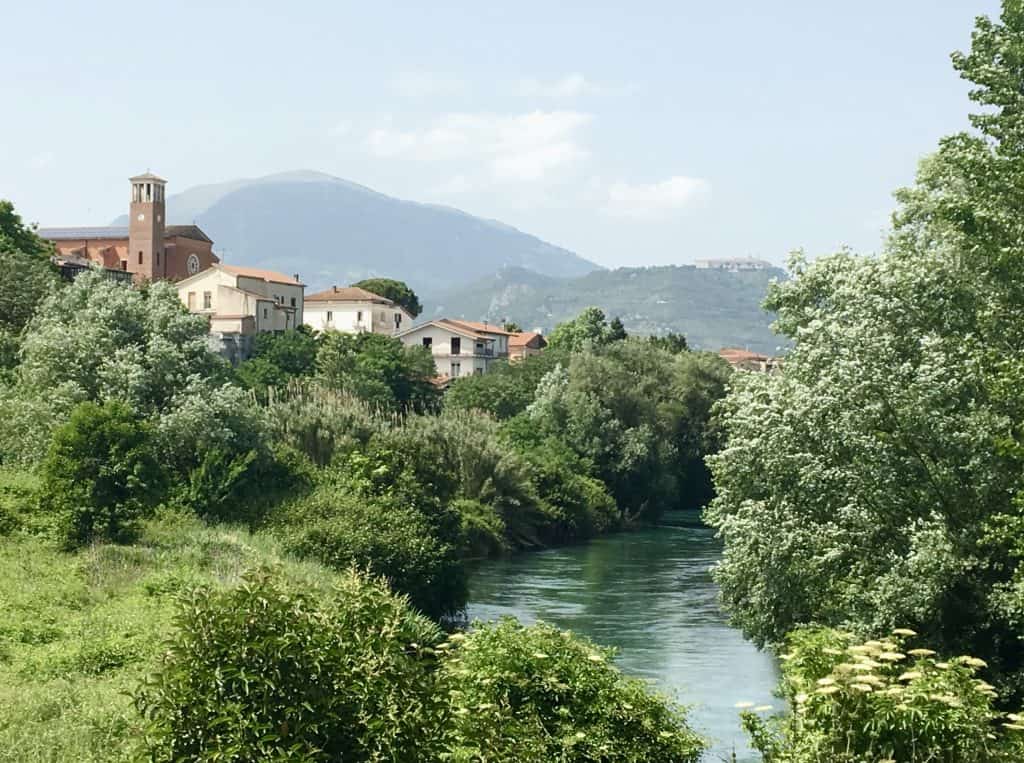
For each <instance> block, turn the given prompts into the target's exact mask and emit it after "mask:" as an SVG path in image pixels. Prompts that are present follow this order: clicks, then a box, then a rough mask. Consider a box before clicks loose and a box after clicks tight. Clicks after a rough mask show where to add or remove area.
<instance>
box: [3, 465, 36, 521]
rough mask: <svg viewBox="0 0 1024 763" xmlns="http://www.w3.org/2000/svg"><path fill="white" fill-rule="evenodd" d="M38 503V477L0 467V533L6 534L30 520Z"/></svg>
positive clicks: (32, 518) (29, 473)
mask: <svg viewBox="0 0 1024 763" xmlns="http://www.w3.org/2000/svg"><path fill="white" fill-rule="evenodd" d="M38 503H39V479H38V477H36V476H35V475H34V474H32V473H31V472H26V471H18V470H15V469H7V468H2V469H0V535H8V534H10V533H12V532H14V531H15V530H18V529H21V528H22V527H24V526H25V525H26V523H29V522H32V521H33V520H34V518H35V517H34V515H35V514H36V511H37V508H38Z"/></svg>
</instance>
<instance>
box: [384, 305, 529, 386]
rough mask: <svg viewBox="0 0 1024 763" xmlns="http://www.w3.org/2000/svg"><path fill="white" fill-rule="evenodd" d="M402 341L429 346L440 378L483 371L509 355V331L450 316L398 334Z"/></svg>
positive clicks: (413, 345) (412, 344) (409, 344)
mask: <svg viewBox="0 0 1024 763" xmlns="http://www.w3.org/2000/svg"><path fill="white" fill-rule="evenodd" d="M397 336H398V338H399V339H401V340H402V342H403V344H406V345H408V346H410V347H415V346H423V347H429V348H430V351H431V353H432V354H433V355H434V365H435V366H436V367H437V374H438V376H439V377H440V378H441V379H458V378H459V377H462V376H472V375H474V374H483V373H486V372H487V371H488V369H489V368H490V367H491V365H492V364H493V363H494V362H495V361H496V360H504V359H507V358H508V347H509V344H508V342H509V337H510V336H512V334H510V333H509V332H508V331H504V330H503V329H501V328H499V327H498V326H492V325H490V324H487V323H476V322H473V321H458V320H454V319H450V318H439V319H438V320H434V321H428V322H426V323H421V324H420V325H418V326H413V327H412V328H409V329H406V330H405V331H401V332H399V333H398V335H397Z"/></svg>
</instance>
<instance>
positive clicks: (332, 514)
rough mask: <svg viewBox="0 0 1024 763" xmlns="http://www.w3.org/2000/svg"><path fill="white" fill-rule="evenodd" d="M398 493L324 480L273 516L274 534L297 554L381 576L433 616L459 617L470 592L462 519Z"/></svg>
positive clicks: (420, 608)
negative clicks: (462, 549) (462, 547)
mask: <svg viewBox="0 0 1024 763" xmlns="http://www.w3.org/2000/svg"><path fill="white" fill-rule="evenodd" d="M399 496H400V494H398V493H396V494H390V495H388V494H378V495H373V494H372V492H371V491H362V492H360V491H354V490H352V488H351V486H346V485H345V483H344V482H341V483H337V482H336V483H326V484H323V485H321V486H320V487H319V488H317V489H316V490H315V491H314V492H313V493H312V494H311V495H309V496H308V497H306V498H304V499H300V500H298V501H295V502H293V503H292V504H290V505H289V506H287V507H286V508H285V509H284V510H283V511H282V512H281V513H280V514H279V515H278V516H277V517H276V518H275V529H276V532H277V534H278V535H280V536H281V537H282V539H283V540H284V544H285V546H286V548H287V549H288V550H289V551H291V552H292V553H295V554H298V555H299V556H302V557H307V558H311V559H315V560H317V561H319V562H320V563H322V564H326V565H328V566H330V567H333V568H335V569H346V568H348V567H350V566H356V567H359V568H361V569H364V570H367V571H369V572H371V573H373V574H374V575H379V576H382V577H384V578H385V579H387V581H388V582H389V583H390V585H391V586H392V588H393V589H394V590H395V591H397V592H399V593H403V594H406V595H408V597H409V599H410V601H411V603H412V604H413V606H415V607H416V608H417V609H419V610H420V611H422V612H424V613H425V614H428V615H430V616H432V617H441V616H442V615H446V614H451V613H454V612H456V611H458V610H459V609H461V608H462V607H463V606H464V605H465V603H466V598H467V595H468V594H467V582H466V571H465V568H464V566H463V564H462V562H461V561H460V559H459V554H458V540H459V526H458V517H457V516H456V515H455V514H454V512H452V511H450V510H448V509H444V510H442V509H441V508H440V506H438V505H437V504H434V506H433V510H424V504H423V502H420V504H419V505H417V504H416V503H415V502H410V501H408V500H401V499H400V497H399ZM448 526H451V527H452V529H451V530H445V529H444V528H447V527H448Z"/></svg>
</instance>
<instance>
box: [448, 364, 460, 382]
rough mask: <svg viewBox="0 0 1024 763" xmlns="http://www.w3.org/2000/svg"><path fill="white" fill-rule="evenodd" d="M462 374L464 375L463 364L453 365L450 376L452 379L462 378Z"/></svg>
mask: <svg viewBox="0 0 1024 763" xmlns="http://www.w3.org/2000/svg"><path fill="white" fill-rule="evenodd" d="M461 374H462V364H461V363H452V372H451V374H450V375H451V377H452V378H453V379H454V378H456V377H457V376H460V375H461Z"/></svg>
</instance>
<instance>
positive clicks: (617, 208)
mask: <svg viewBox="0 0 1024 763" xmlns="http://www.w3.org/2000/svg"><path fill="white" fill-rule="evenodd" d="M710 192H711V184H710V183H709V182H708V181H707V180H704V179H703V178H691V177H684V176H682V175H676V176H674V177H670V178H669V179H668V180H663V181H661V182H660V183H651V184H649V185H630V184H628V183H613V184H612V185H611V186H609V187H608V197H607V202H606V204H605V211H606V212H608V213H609V214H612V215H616V216H620V217H633V218H642V219H652V218H658V217H665V216H667V215H671V214H672V213H673V212H676V211H678V210H680V209H683V208H685V207H688V206H690V205H692V204H693V203H694V202H696V201H699V200H701V199H703V198H705V197H706V196H707V195H708V194H709V193H710Z"/></svg>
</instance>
